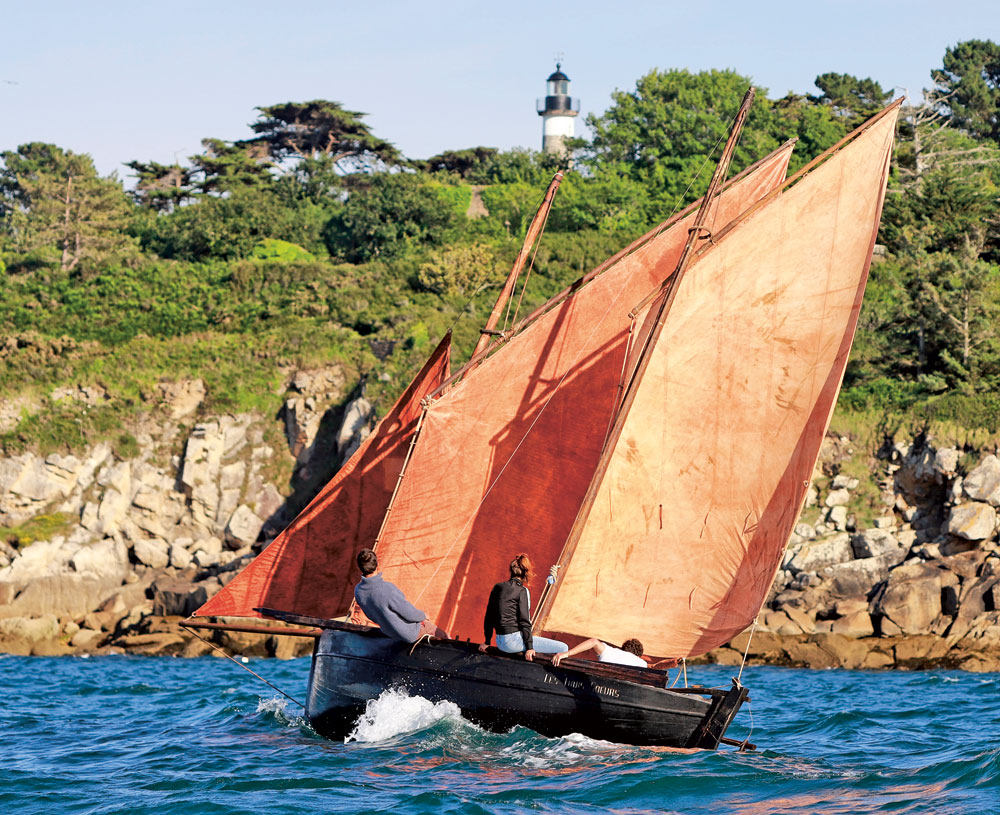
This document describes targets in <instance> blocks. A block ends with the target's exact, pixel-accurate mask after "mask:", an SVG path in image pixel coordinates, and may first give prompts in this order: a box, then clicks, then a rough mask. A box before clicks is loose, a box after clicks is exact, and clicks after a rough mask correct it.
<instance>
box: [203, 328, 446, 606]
mask: <svg viewBox="0 0 1000 815" xmlns="http://www.w3.org/2000/svg"><path fill="white" fill-rule="evenodd" d="M450 358H451V334H450V333H448V334H446V335H445V337H444V339H442V340H441V342H440V343H439V344H438V346H437V348H436V349H435V350H434V352H433V353H432V354H431V356H430V358H429V359H428V360H427V362H426V363H425V364H424V366H423V368H422V369H421V370H420V372H419V373H418V374H417V375H416V377H414V379H413V381H412V382H411V383H410V385H409V387H408V388H407V389H406V391H405V392H404V393H403V395H402V396H400V397H399V399H398V400H397V401H396V403H395V404H394V405H393V406H392V408H391V409H390V410H389V412H388V413H387V414H386V415H385V417H384V418H383V419H382V420H381V421H380V422H379V423H378V425H377V426H376V427H375V429H374V430H373V431H372V433H371V435H370V436H368V438H367V439H365V441H364V442H363V443H362V444H361V446H360V447H359V448H358V450H357V451H356V452H355V453H354V455H353V456H351V458H350V459H349V460H348V461H347V462H346V463H345V464H344V466H343V467H341V468H340V470H338V471H337V474H336V475H335V476H334V477H333V479H332V480H331V481H330V482H329V483H328V484H327V485H326V486H325V487H324V488H323V489H322V490H321V491H320V493H319V494H318V495H317V496H316V497H315V498H314V499H313V500H312V501H311V502H310V504H309V505H308V506H307V507H306V508H305V509H304V510H303V511H302V513H301V514H300V515H299V516H298V517H297V518H296V519H295V520H294V521H293V522H292V523H291V524H290V525H289V526H288V528H287V529H285V530H284V531H283V532H282V533H281V534H280V535H279V536H278V537H277V538H275V539H274V541H272V542H271V544H270V545H269V546H268V547H267V548H266V549H265V550H264V551H263V552H261V553H260V554H259V555H258V556H257V557H256V558H255V559H254V560H253V562H252V563H250V565H249V566H247V567H246V568H245V569H244V570H243V571H242V572H240V574H239V575H238V576H237V577H236V578H235V579H234V580H233V581H232V582H230V583H229V584H228V585H226V586H225V588H223V589H222V590H221V591H220V592H219V593H218V594H216V595H215V596H214V597H212V598H211V599H210V600H209V601H208V602H207V603H205V604H204V605H203V606H202V607H201V608H199V609H198V610H197V611H196V612H195V614H197V615H217V616H231V617H259V616H260V614H259V613H258V612H256V611H254V608H257V607H262V606H263V607H267V608H275V609H282V610H285V611H296V612H298V613H299V614H305V615H309V616H314V617H337V616H340V615H342V614H345V613H346V612H347V610H348V606H349V605H350V603H351V600H352V599H353V596H354V595H353V590H354V583H355V582H356V571H357V569H356V567H355V565H354V557H355V555H356V554H357V553H358V550H359V549H362V548H364V547H366V546H371V544H372V542H373V541H374V540H375V536H376V534H377V533H378V530H379V527H380V525H381V524H382V521H383V519H384V518H385V511H386V507H387V506H388V504H389V500H390V498H391V497H392V493H393V490H394V489H395V487H396V483H397V479H398V476H399V473H400V469H401V468H402V465H403V462H404V460H405V458H406V453H407V450H408V448H409V444H410V439H411V437H412V436H413V432H414V429H415V427H416V424H417V420H418V418H419V416H420V413H421V407H420V402H421V400H422V399H423V398H424V397H425V396H426V395H427V394H428V393H430V392H431V391H433V390H434V389H435V388H437V387H438V386H440V385H441V383H442V382H444V381H445V380H446V379H447V378H448V375H449V361H450Z"/></svg>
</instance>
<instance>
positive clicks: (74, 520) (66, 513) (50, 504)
mask: <svg viewBox="0 0 1000 815" xmlns="http://www.w3.org/2000/svg"><path fill="white" fill-rule="evenodd" d="M345 384H346V374H345V373H344V372H343V371H342V370H341V369H340V368H330V369H324V370H323V371H319V372H299V373H298V374H296V375H295V377H294V378H293V381H292V383H291V385H290V388H291V389H292V391H293V392H294V393H296V394H297V395H296V397H294V398H296V399H302V400H304V401H308V402H309V403H310V405H315V406H317V410H319V409H320V407H321V406H322V405H327V406H328V407H327V408H324V410H325V409H329V406H330V405H333V404H339V403H341V402H342V401H343V396H344V393H343V391H344V390H345ZM313 388H318V389H319V390H318V392H317V393H313V392H311V391H310V389H313ZM205 395H206V394H205V386H204V383H203V382H202V381H201V380H189V381H183V382H177V383H166V382H165V383H160V385H159V386H158V398H159V400H160V405H161V409H160V411H159V414H158V415H159V416H160V417H161V418H160V419H158V420H157V421H152V420H148V419H147V420H146V421H145V423H144V425H143V426H142V427H139V428H136V431H137V432H136V434H135V437H136V439H137V441H138V442H139V445H140V449H141V452H140V454H139V455H138V456H136V457H135V458H131V459H121V458H119V457H118V456H116V455H115V453H114V452H113V450H112V448H111V446H110V445H108V444H106V443H101V444H97V445H95V446H94V447H92V448H90V449H88V450H84V451H76V452H75V453H74V454H58V453H54V454H51V455H48V456H44V457H42V456H38V455H36V454H33V453H31V452H26V453H23V454H20V455H17V456H13V457H10V458H5V459H0V526H5V527H8V528H17V527H19V526H21V525H23V524H28V523H30V522H31V521H32V520H33V519H35V518H38V517H41V516H46V517H62V518H64V519H65V521H66V523H65V524H64V526H63V528H62V529H60V530H59V531H58V533H57V534H54V535H53V536H52V537H51V538H50V539H49V540H39V541H36V542H34V543H30V544H27V545H23V546H22V545H11V543H10V542H8V541H0V652H3V651H9V652H13V653H46V654H54V653H64V652H73V651H79V650H84V651H95V652H96V651H100V650H102V649H103V650H106V649H108V648H112V649H114V648H118V649H121V648H125V649H128V650H132V651H137V652H141V653H161V652H166V653H180V652H184V653H195V652H197V653H201V652H202V651H201V648H200V646H195V645H192V644H191V642H193V641H197V640H196V638H194V639H193V635H191V634H190V633H189V632H184V631H182V630H180V629H177V627H176V625H174V626H173V627H172V628H170V631H169V632H166V630H165V629H163V628H162V626H159V624H156V623H153V622H150V620H153V619H158V618H161V617H162V618H167V619H169V618H171V617H175V616H178V615H187V614H189V613H190V612H192V611H193V610H194V609H196V608H197V607H198V606H200V605H201V604H202V603H204V602H205V601H206V600H207V599H208V598H209V597H211V596H212V595H213V594H214V593H215V592H216V591H218V590H219V589H220V588H221V587H222V586H223V585H224V584H225V583H226V582H228V581H229V580H231V579H232V577H233V576H235V574H236V573H237V571H238V569H239V568H241V567H242V565H244V564H245V563H246V562H248V561H249V559H250V558H251V557H252V555H253V554H254V553H255V552H257V551H259V550H260V549H261V548H262V547H263V546H264V545H266V543H267V540H268V538H267V536H268V535H269V534H270V535H273V534H274V531H275V530H277V529H280V528H281V527H282V526H283V525H284V523H285V522H287V520H289V518H288V517H286V515H287V510H286V509H285V501H286V499H285V496H284V495H283V494H282V492H281V490H280V489H279V487H278V485H277V484H275V483H273V482H272V481H271V480H269V479H270V477H271V476H270V473H273V472H274V471H275V461H276V459H281V458H282V457H286V458H287V459H288V460H289V461H290V462H291V466H289V465H282V466H285V467H286V472H288V471H291V469H292V467H293V466H294V461H293V460H292V458H291V457H292V456H294V455H298V454H301V452H302V450H297V449H296V447H295V444H294V443H292V440H290V448H289V451H288V452H287V453H286V452H285V451H283V450H278V451H276V450H275V449H273V448H272V447H271V446H270V445H268V444H267V443H266V442H265V440H264V439H265V437H266V436H267V435H268V434H269V433H273V422H274V419H273V418H272V417H262V416H253V415H250V414H238V415H221V416H208V417H202V418H201V419H200V420H199V421H197V422H195V423H194V424H192V425H188V426H189V427H190V430H188V431H186V435H181V432H185V431H183V428H184V427H185V425H184V424H179V423H178V421H179V420H184V421H188V419H189V417H190V416H191V415H192V414H196V413H197V412H198V411H199V409H200V406H201V405H202V403H203V400H204V398H205ZM106 397H107V394H106V393H105V392H104V391H103V389H96V388H75V389H74V388H68V389H62V390H61V391H60V392H59V393H54V394H53V395H52V397H51V398H53V399H55V398H59V399H77V400H80V401H84V402H86V403H87V404H90V403H91V402H92V401H94V400H97V401H100V400H102V399H105V398H106ZM358 402H360V403H363V404H360V405H357V404H356V403H358ZM351 404H352V406H353V407H351V406H349V408H348V410H347V413H348V414H349V417H350V419H349V421H348V422H347V423H341V424H339V425H337V426H334V427H331V428H329V430H328V432H329V436H330V438H329V440H328V441H326V442H325V443H324V444H325V446H324V449H334V450H336V449H337V448H338V446H340V445H345V449H346V447H350V446H351V445H353V446H354V447H355V448H356V446H357V444H359V443H360V439H363V438H364V434H365V433H366V431H367V429H368V427H369V426H370V422H371V418H372V416H371V407H370V405H368V404H367V402H364V400H363V399H362V400H355V402H354V403H351ZM322 415H323V414H320V416H321V417H322ZM331 415H332V414H331ZM339 415H340V414H339V413H338V416H339ZM319 424H320V422H319V421H318V420H317V422H316V423H315V427H312V426H310V427H311V429H310V433H312V434H313V435H308V434H307V437H306V438H305V440H304V443H305V447H304V448H303V449H308V448H310V447H311V446H312V445H314V444H315V443H316V442H317V438H316V436H315V431H316V430H317V429H318V428H319ZM299 441H302V440H301V439H300V440H299ZM177 450H179V453H176V454H174V455H171V453H172V452H174V451H177ZM306 458H308V456H306ZM279 471H280V468H279ZM306 498H308V496H306ZM301 503H303V500H302V499H299V504H300V505H301ZM16 540H17V539H16V538H15V542H16ZM158 626H159V627H158ZM167 633H169V636H167ZM247 636H248V637H250V635H247ZM130 637H138V638H140V639H129V638H130ZM258 640H259V642H258ZM265 640H267V641H270V640H274V641H275V642H278V640H280V638H275V637H263V638H261V637H257V638H256V639H254V638H253V637H250V639H249V640H247V642H253V643H255V645H254V647H255V648H257V651H259V652H260V653H261V654H263V653H265V652H270V653H278V654H282V655H285V656H289V655H292V654H293V653H297V650H300V649H299V646H298V645H296V646H295V647H291V646H288V645H281V646H278V645H273V644H272V645H270V646H265V644H264V643H265ZM198 642H200V641H198ZM310 647H311V646H310ZM205 648H206V649H207V646H205ZM307 650H308V649H307Z"/></svg>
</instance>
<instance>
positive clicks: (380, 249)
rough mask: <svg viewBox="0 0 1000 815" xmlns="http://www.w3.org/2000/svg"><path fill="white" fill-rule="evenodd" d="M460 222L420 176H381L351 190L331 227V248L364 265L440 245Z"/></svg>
mask: <svg viewBox="0 0 1000 815" xmlns="http://www.w3.org/2000/svg"><path fill="white" fill-rule="evenodd" d="M454 223H455V214H454V210H453V209H452V208H451V207H450V206H449V204H448V202H447V201H446V200H445V199H444V197H443V196H442V195H441V194H440V193H439V192H438V191H437V190H436V189H434V188H433V187H430V186H428V185H427V184H425V183H424V181H423V179H421V178H420V177H418V176H417V175H416V174H414V173H379V174H377V175H373V176H371V177H370V178H369V179H368V183H366V184H364V186H360V185H359V186H356V187H355V188H354V189H352V190H351V192H350V194H349V195H348V198H347V201H346V202H345V203H344V206H343V208H342V209H341V210H340V212H338V213H337V214H336V215H334V216H333V218H331V219H330V222H329V224H327V227H326V230H325V236H326V245H327V248H328V249H329V251H330V254H331V255H333V256H334V257H339V258H342V259H344V260H346V261H348V262H349V263H363V262H365V261H368V260H371V259H373V258H376V257H386V256H391V255H394V254H398V253H399V252H401V251H403V250H404V249H405V248H406V247H407V246H410V245H420V244H434V243H439V242H440V241H441V240H442V238H443V237H444V235H445V232H446V231H447V230H448V228H449V227H451V226H452V225H453V224H454Z"/></svg>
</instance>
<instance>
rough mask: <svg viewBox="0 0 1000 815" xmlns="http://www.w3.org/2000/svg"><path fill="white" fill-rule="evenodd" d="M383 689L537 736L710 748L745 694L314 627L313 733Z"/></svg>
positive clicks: (340, 727)
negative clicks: (671, 687) (668, 684)
mask: <svg viewBox="0 0 1000 815" xmlns="http://www.w3.org/2000/svg"><path fill="white" fill-rule="evenodd" d="M573 662H574V663H577V664H578V663H579V661H578V660H574V661H573ZM602 667H603V666H602ZM597 670H598V669H597V667H596V666H595V671H597ZM626 673H627V671H626ZM633 673H635V672H634V671H633ZM638 673H639V674H643V673H646V672H642V671H639V672H638ZM387 689H401V690H405V691H407V692H408V693H410V694H412V695H419V696H422V697H424V698H426V699H428V700H430V701H432V702H440V701H450V702H453V703H454V704H456V705H457V706H458V707H459V709H460V710H461V711H462V715H463V716H465V717H466V718H467V719H469V720H470V721H473V722H475V723H476V724H478V725H480V726H482V727H484V728H486V729H489V730H493V731H499V732H505V731H508V730H510V729H511V728H512V727H514V726H516V725H522V726H524V727H529V728H531V729H532V730H535V731H537V732H538V733H541V734H542V735H545V736H564V735H567V734H569V733H582V734H583V735H586V736H590V737H591V738H596V739H604V740H607V741H613V742H620V743H627V744H642V745H666V746H670V747H702V748H709V749H714V748H715V747H716V746H718V743H719V741H720V740H721V739H722V737H723V734H724V732H725V729H726V727H728V725H729V722H730V721H731V720H732V718H733V716H734V715H735V714H736V711H737V710H738V709H739V706H740V705H741V704H742V702H743V700H744V699H745V698H746V689H745V688H742V687H741V686H739V685H737V684H735V683H734V687H733V690H731V691H717V690H713V689H700V690H701V691H702V692H703V693H704V695H706V696H708V698H707V699H706V698H703V696H702V695H699V693H698V690H695V689H685V690H683V691H673V690H667V689H665V688H663V687H655V686H652V685H650V684H640V683H637V682H630V681H624V680H622V679H619V678H614V677H612V676H608V675H607V669H605V672H604V675H597V674H595V673H592V672H589V671H587V670H582V669H579V668H570V667H565V663H564V666H560V667H559V668H555V667H552V666H551V665H550V664H547V663H543V662H542V661H536V662H527V661H525V660H524V659H523V658H522V657H520V656H516V657H508V656H505V655H498V654H495V653H492V654H481V653H479V652H478V650H477V649H476V646H474V645H471V644H468V643H462V642H456V641H450V640H446V641H434V642H433V643H427V642H426V641H424V642H422V643H420V644H418V645H417V646H416V647H413V646H411V645H409V644H405V643H399V642H396V641H394V640H390V639H388V638H386V637H384V636H382V635H381V634H380V633H378V632H377V631H364V632H358V631H356V630H355V631H350V630H329V629H328V630H324V631H323V633H322V636H321V637H320V638H319V639H318V640H317V642H316V648H315V651H314V654H313V663H312V671H311V673H310V677H309V691H308V701H307V705H306V716H307V718H308V719H309V721H310V723H311V724H312V726H313V727H314V728H315V729H316V731H317V732H319V733H321V734H323V735H325V736H327V737H328V738H336V739H340V738H345V737H346V736H348V735H349V733H350V731H351V730H352V729H353V727H354V725H355V723H356V721H357V719H358V717H359V716H360V715H361V714H362V713H363V712H364V711H365V708H366V706H367V703H368V702H369V701H370V700H372V699H375V698H377V697H378V696H379V695H380V694H381V693H383V692H384V691H385V690H387ZM692 691H694V692H692Z"/></svg>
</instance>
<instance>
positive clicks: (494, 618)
mask: <svg viewBox="0 0 1000 815" xmlns="http://www.w3.org/2000/svg"><path fill="white" fill-rule="evenodd" d="M530 577H531V560H530V559H529V558H528V556H527V555H524V554H521V555H518V556H517V557H515V558H514V559H513V560H512V561H511V562H510V578H509V579H508V580H505V581H504V582H502V583H497V584H496V585H495V586H494V587H493V591H491V592H490V599H489V602H487V604H486V616H485V617H484V618H483V637H484V639H485V643H484V644H483V645H480V646H479V650H480V651H482V652H483V653H486V649H487V648H488V647H489V644H490V640H492V639H493V632H494V631H496V632H497V648H499V649H500V650H501V651H505V652H506V653H508V654H517V653H520V652H522V651H523V652H524V658H525V659H526V660H528V662H531V661H532V660H533V658H534V656H535V653H536V652H537V653H540V654H558V653H559V652H560V651H565V650H566V643H564V642H560V641H559V640H550V639H547V638H545V637H533V636H532V635H531V595H530V594H529V593H528V589H527V587H526V586H525V585H524V584H525V583H527V582H528V580H529V579H530Z"/></svg>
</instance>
